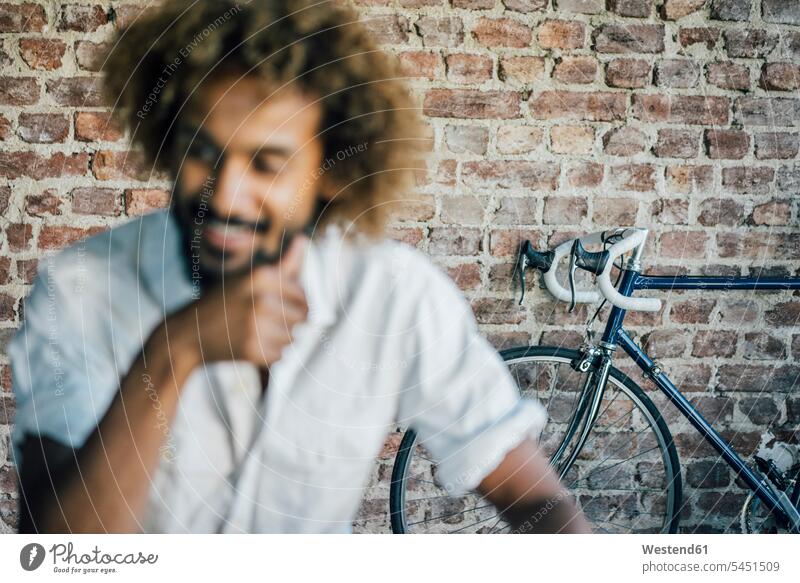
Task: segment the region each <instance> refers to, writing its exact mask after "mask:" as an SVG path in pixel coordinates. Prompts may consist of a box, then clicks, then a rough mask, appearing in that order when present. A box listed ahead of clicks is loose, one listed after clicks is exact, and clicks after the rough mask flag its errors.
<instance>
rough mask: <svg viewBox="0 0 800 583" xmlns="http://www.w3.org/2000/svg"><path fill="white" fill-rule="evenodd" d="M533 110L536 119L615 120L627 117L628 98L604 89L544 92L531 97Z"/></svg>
mask: <svg viewBox="0 0 800 583" xmlns="http://www.w3.org/2000/svg"><path fill="white" fill-rule="evenodd" d="M529 109H530V112H531V116H532V117H533V118H534V119H581V120H587V121H614V120H622V119H625V117H626V110H627V98H626V96H625V94H623V93H609V92H603V91H592V92H579V93H578V92H570V91H542V92H541V93H539V94H538V95H536V96H531V100H530V101H529Z"/></svg>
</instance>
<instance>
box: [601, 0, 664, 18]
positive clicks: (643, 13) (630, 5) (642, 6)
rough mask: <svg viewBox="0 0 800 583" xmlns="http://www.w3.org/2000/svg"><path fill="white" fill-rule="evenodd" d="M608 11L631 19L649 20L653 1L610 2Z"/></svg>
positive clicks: (622, 0) (615, 0)
mask: <svg viewBox="0 0 800 583" xmlns="http://www.w3.org/2000/svg"><path fill="white" fill-rule="evenodd" d="M607 6H608V9H609V10H611V11H612V12H614V13H615V14H619V15H620V16H627V17H630V18H647V17H648V16H650V11H651V9H652V7H653V0H608V3H607Z"/></svg>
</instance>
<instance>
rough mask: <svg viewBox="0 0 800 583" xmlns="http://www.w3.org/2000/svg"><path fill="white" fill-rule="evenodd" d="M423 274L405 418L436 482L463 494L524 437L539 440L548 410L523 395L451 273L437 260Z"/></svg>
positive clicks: (403, 403) (402, 410)
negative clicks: (431, 466) (423, 449)
mask: <svg viewBox="0 0 800 583" xmlns="http://www.w3.org/2000/svg"><path fill="white" fill-rule="evenodd" d="M420 271H421V272H422V273H425V274H426V280H427V281H426V284H425V286H423V289H422V291H421V292H420V297H419V298H418V299H417V301H416V309H415V316H414V318H413V321H414V329H413V333H411V334H410V335H409V336H410V338H412V341H411V343H410V346H409V350H410V351H411V354H410V356H409V362H410V363H411V366H410V374H409V376H408V382H407V386H406V387H405V389H404V391H403V393H402V396H401V399H400V401H401V404H400V417H401V419H400V421H401V422H405V423H407V424H408V425H409V426H410V427H412V428H413V429H414V430H415V431H416V432H417V434H418V436H419V440H420V441H421V443H422V444H423V445H424V446H425V447H426V449H427V450H428V451H429V453H430V454H431V455H432V456H433V458H434V459H435V461H436V462H437V468H436V480H437V482H438V483H439V484H440V485H441V486H442V487H444V488H445V489H446V490H447V491H448V492H449V493H450V494H452V495H459V494H463V493H465V492H468V491H470V490H474V489H475V488H476V487H477V486H478V485H479V484H480V482H481V481H482V480H483V478H484V477H486V476H487V475H489V474H490V473H491V472H492V471H493V470H494V469H495V468H496V467H497V466H498V465H499V464H500V462H501V461H502V460H503V458H504V457H505V456H506V454H507V453H508V452H509V451H510V450H512V449H513V448H514V447H515V446H517V445H518V444H519V443H520V442H521V441H522V440H523V439H525V438H530V439H532V440H538V438H539V436H540V435H541V432H542V429H543V428H544V426H545V424H546V422H547V413H546V410H545V408H544V406H543V405H542V404H541V403H540V402H539V401H537V400H533V399H528V398H523V397H521V396H520V393H519V389H518V387H517V385H516V383H515V382H514V379H513V377H512V376H511V373H510V372H509V370H508V368H507V367H506V365H505V363H504V362H503V360H502V358H501V357H500V355H499V354H498V352H497V351H496V350H495V349H494V347H492V345H491V344H490V343H489V342H488V341H487V340H486V339H485V338H484V337H483V336H482V335H481V334H480V332H479V331H478V328H477V323H476V321H475V317H474V316H473V313H472V309H471V307H470V305H469V303H468V302H467V300H466V299H465V298H464V296H463V295H462V293H461V291H460V290H459V289H458V288H457V287H456V286H455V284H454V283H453V282H452V281H451V280H450V278H449V277H447V276H446V275H445V274H444V273H443V272H442V271H441V270H439V269H438V268H437V267H436V266H434V265H432V264H430V265H426V266H425V267H422V268H421V269H420Z"/></svg>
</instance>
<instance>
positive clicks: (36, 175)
mask: <svg viewBox="0 0 800 583" xmlns="http://www.w3.org/2000/svg"><path fill="white" fill-rule="evenodd" d="M88 166H89V154H87V153H86V152H78V153H75V154H64V153H62V152H56V153H55V154H51V155H49V156H48V155H46V154H38V153H36V152H2V151H0V176H4V177H6V178H8V179H11V180H13V179H15V178H19V177H20V176H28V177H30V178H33V179H35V180H41V179H43V178H60V177H64V176H84V175H85V174H86V170H87V169H88Z"/></svg>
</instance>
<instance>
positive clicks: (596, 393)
mask: <svg viewBox="0 0 800 583" xmlns="http://www.w3.org/2000/svg"><path fill="white" fill-rule="evenodd" d="M591 366H594V365H593V363H592V365H591ZM610 370H611V355H610V354H609V351H608V350H607V349H603V351H602V356H601V360H600V366H599V367H595V368H594V370H591V371H590V372H589V376H588V377H587V379H586V382H585V383H584V385H583V389H582V391H581V396H580V400H579V402H578V406H577V407H576V409H575V413H574V414H573V416H572V419H570V424H569V427H568V428H567V433H566V435H565V436H564V441H562V442H561V445H560V446H559V448H558V451H557V452H556V454H555V455H554V456H553V460H554V463H555V464H557V470H558V473H559V478H561V479H562V480H563V479H564V476H566V475H567V473H568V472H569V470H570V468H572V464H574V463H575V460H576V459H577V458H578V454H580V452H581V450H582V449H583V446H584V445H585V444H586V440H587V439H588V438H589V433H591V431H592V429H593V428H594V424H595V422H596V421H597V416H598V414H599V412H600V404H601V403H602V402H603V395H604V394H605V389H606V383H607V381H608V374H609V371H610ZM595 379H596V381H595ZM581 423H583V427H582V428H581V430H580V435H578V440H577V442H576V443H575V446H574V447H573V448H572V450H571V451H570V454H569V457H568V458H567V459H566V460H564V461H563V462H561V463H559V462H558V460H559V459H560V457H561V456H562V455H563V454H564V451H566V449H567V447H568V445H569V443H570V442H571V441H572V439H573V437H574V436H575V434H576V433H577V431H578V427H579V426H580V425H581Z"/></svg>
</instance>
